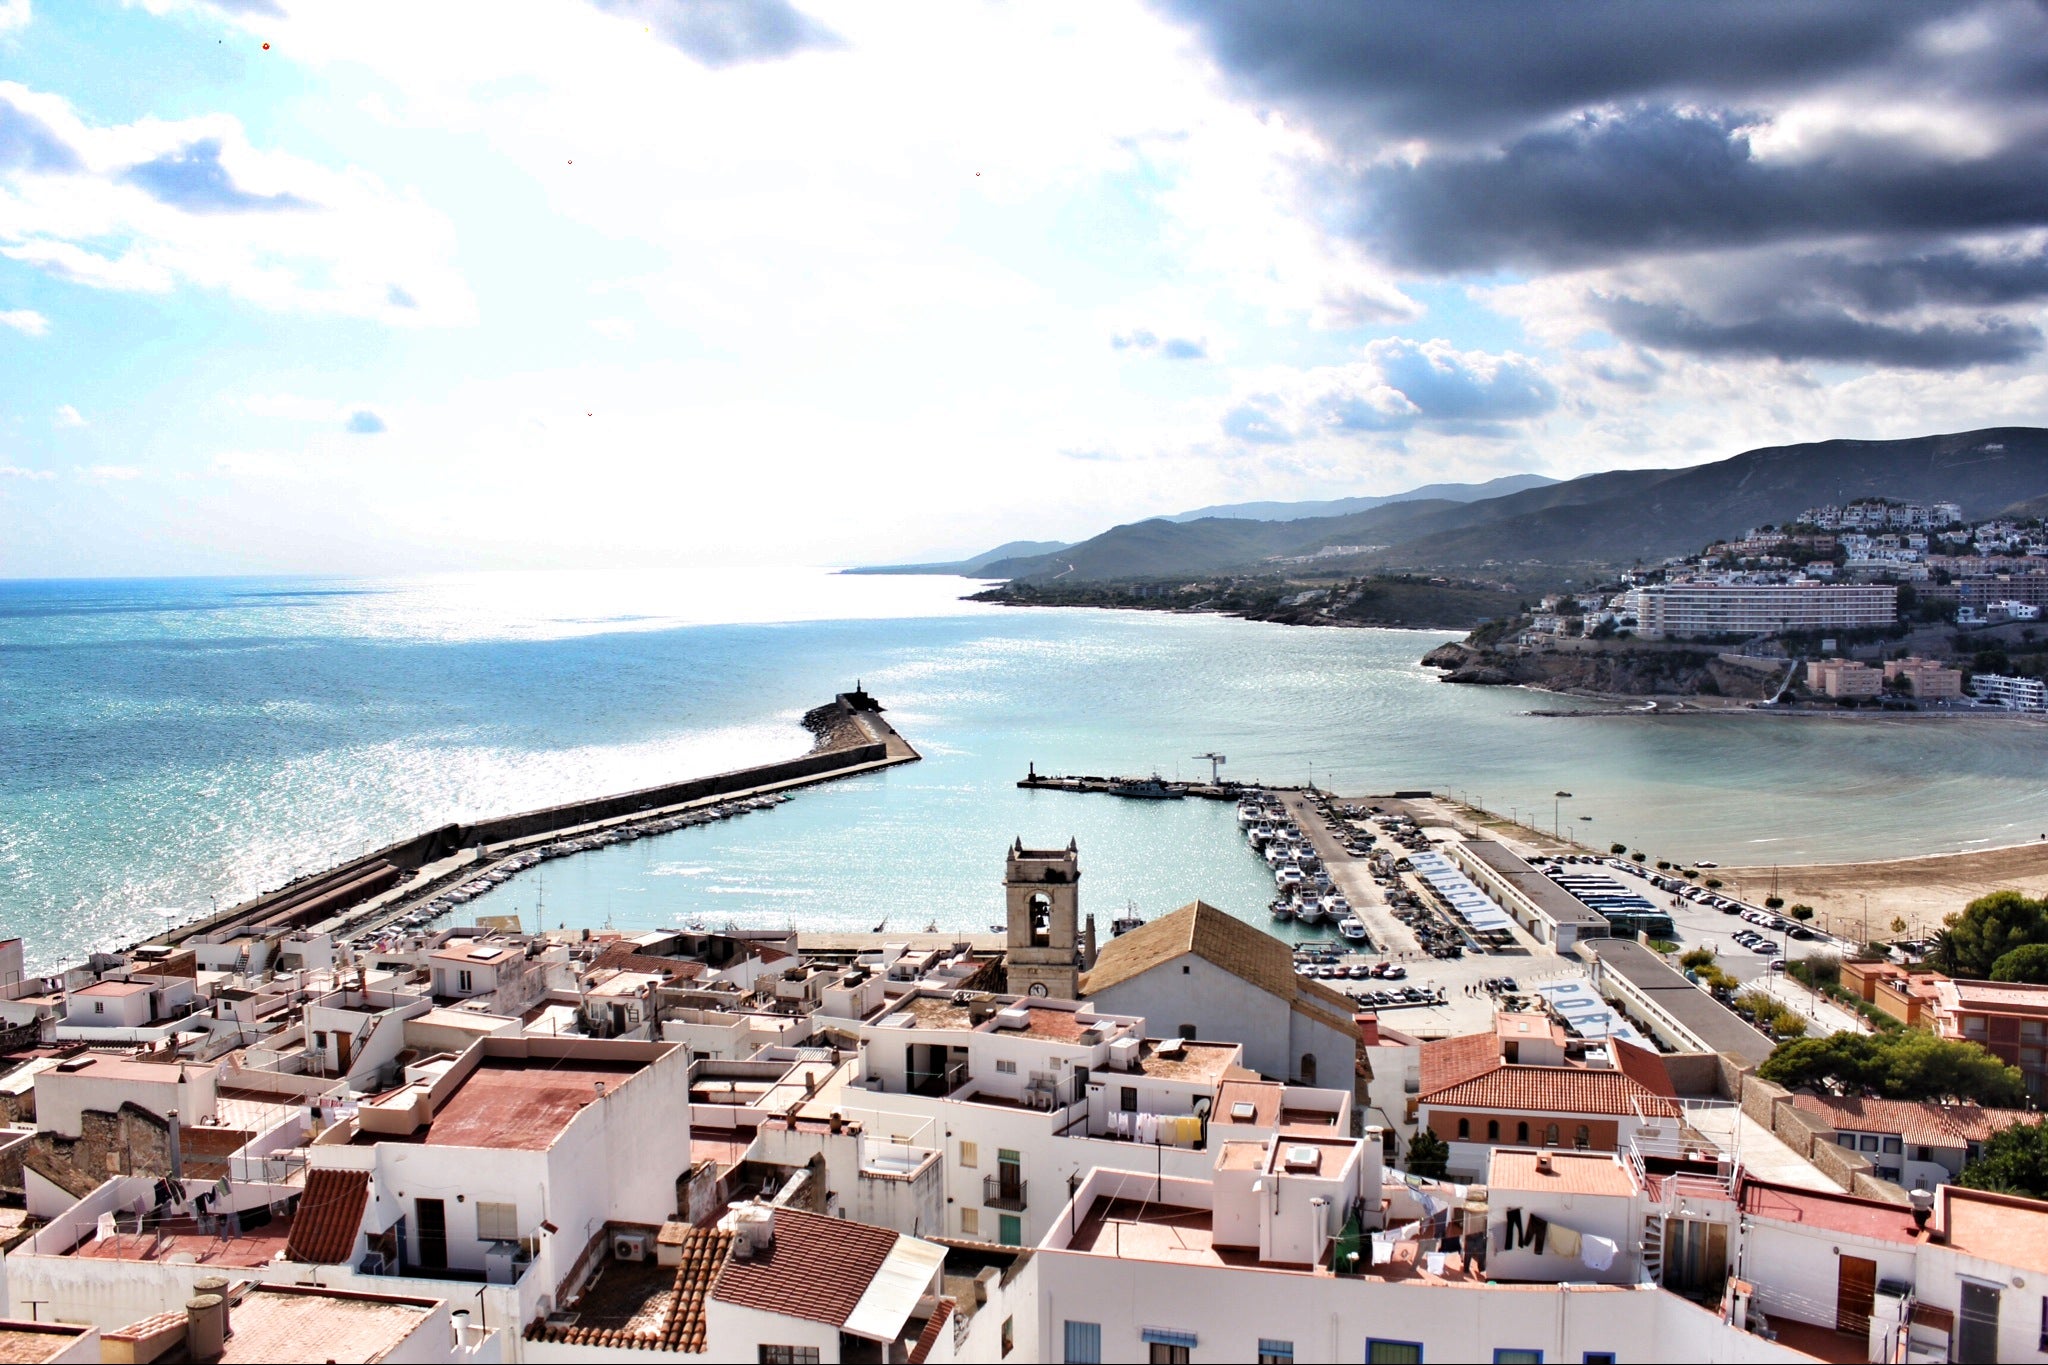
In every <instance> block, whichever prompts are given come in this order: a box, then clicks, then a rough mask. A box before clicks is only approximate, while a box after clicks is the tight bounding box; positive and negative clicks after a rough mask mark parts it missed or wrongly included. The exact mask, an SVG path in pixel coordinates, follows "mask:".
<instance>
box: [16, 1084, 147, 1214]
mask: <svg viewBox="0 0 2048 1365" xmlns="http://www.w3.org/2000/svg"><path fill="white" fill-rule="evenodd" d="M78 1118H79V1134H78V1136H77V1137H75V1138H67V1137H59V1136H58V1135H57V1134H55V1133H37V1134H36V1135H35V1137H34V1138H32V1139H31V1140H30V1141H29V1144H28V1150H27V1151H26V1152H24V1153H23V1154H22V1161H23V1164H24V1165H26V1166H28V1167H29V1168H30V1169H31V1170H33V1171H35V1172H36V1173H37V1174H38V1175H41V1176H44V1177H46V1178H48V1179H49V1180H50V1181H52V1182H53V1183H55V1184H57V1185H61V1186H62V1187H63V1188H64V1189H66V1190H69V1191H71V1192H72V1193H73V1194H77V1195H79V1196H80V1197H83V1196H84V1195H85V1194H86V1193H89V1192H90V1191H92V1190H93V1189H95V1188H97V1187H98V1186H99V1184H100V1183H101V1182H102V1181H104V1180H105V1179H106V1178H107V1177H108V1176H110V1175H148V1176H167V1175H169V1174H170V1173H171V1126H170V1124H169V1123H167V1122H165V1121H164V1120H163V1119H160V1118H158V1117H157V1116H156V1115H155V1114H152V1113H150V1112H149V1111H148V1110H147V1109H144V1108H142V1107H140V1106H139V1105H135V1104H123V1105H122V1106H121V1107H120V1108H119V1109H118V1110H116V1111H114V1112H113V1113H111V1114H110V1113H107V1112H106V1111H104V1110H100V1109H87V1110H84V1111H82V1112H81V1113H80V1114H79V1116H78Z"/></svg>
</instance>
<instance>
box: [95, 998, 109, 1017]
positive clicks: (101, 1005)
mask: <svg viewBox="0 0 2048 1365" xmlns="http://www.w3.org/2000/svg"><path fill="white" fill-rule="evenodd" d="M92 1012H93V1013H94V1014H105V1013H106V1012H107V1002H106V1001H104V1000H95V1001H93V1002H92Z"/></svg>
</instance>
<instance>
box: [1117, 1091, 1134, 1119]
mask: <svg viewBox="0 0 2048 1365" xmlns="http://www.w3.org/2000/svg"><path fill="white" fill-rule="evenodd" d="M1118 1108H1120V1109H1122V1110H1123V1111H1124V1112H1125V1113H1126V1114H1135V1113H1137V1112H1138V1087H1137V1086H1135V1085H1127V1086H1124V1087H1123V1095H1122V1097H1121V1098H1120V1099H1119V1101H1118Z"/></svg>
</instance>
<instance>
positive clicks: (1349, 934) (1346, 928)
mask: <svg viewBox="0 0 2048 1365" xmlns="http://www.w3.org/2000/svg"><path fill="white" fill-rule="evenodd" d="M1337 932H1338V933H1340V934H1342V935H1344V937H1346V938H1348V939H1350V940H1351V941H1352V942H1354V943H1363V942H1365V940H1366V937H1367V935H1366V932H1365V922H1364V921H1363V920H1361V919H1359V918H1358V916H1356V915H1346V916H1344V918H1343V919H1340V920H1338V921H1337Z"/></svg>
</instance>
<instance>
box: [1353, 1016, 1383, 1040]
mask: <svg viewBox="0 0 2048 1365" xmlns="http://www.w3.org/2000/svg"><path fill="white" fill-rule="evenodd" d="M1351 1021H1352V1022H1353V1023H1355V1024H1357V1025H1358V1037H1359V1040H1360V1041H1361V1042H1363V1043H1364V1044H1365V1045H1366V1046H1367V1047H1378V1046H1379V1045H1380V1017H1379V1015H1378V1014H1377V1013H1376V1012H1374V1011H1372V1010H1367V1011H1365V1012H1364V1013H1363V1014H1355V1015H1353V1016H1352V1019H1351Z"/></svg>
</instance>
